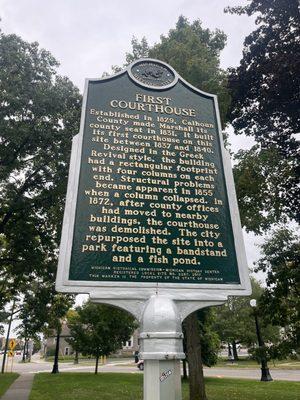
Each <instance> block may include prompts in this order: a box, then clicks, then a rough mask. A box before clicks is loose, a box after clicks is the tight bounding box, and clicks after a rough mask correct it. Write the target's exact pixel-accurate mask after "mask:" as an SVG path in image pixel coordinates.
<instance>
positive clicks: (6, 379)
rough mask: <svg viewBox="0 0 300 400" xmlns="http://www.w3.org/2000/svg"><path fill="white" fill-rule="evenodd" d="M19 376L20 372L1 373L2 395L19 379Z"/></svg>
mask: <svg viewBox="0 0 300 400" xmlns="http://www.w3.org/2000/svg"><path fill="white" fill-rule="evenodd" d="M18 376H19V374H15V373H12V374H10V373H6V374H0V397H1V396H2V395H3V394H4V393H5V392H6V391H7V389H8V388H9V387H10V385H11V384H12V383H13V381H14V380H15V379H17V377H18Z"/></svg>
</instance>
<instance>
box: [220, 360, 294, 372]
mask: <svg viewBox="0 0 300 400" xmlns="http://www.w3.org/2000/svg"><path fill="white" fill-rule="evenodd" d="M268 364H269V367H270V368H271V369H293V370H298V369H299V370H300V361H297V360H283V361H277V360H276V361H272V360H271V361H269V362H268ZM216 367H217V368H258V369H259V368H260V364H258V363H257V362H256V361H255V360H251V359H249V358H240V359H239V360H238V361H236V362H234V363H233V364H232V363H231V361H228V359H227V358H226V359H225V358H223V359H219V361H218V363H217V365H216Z"/></svg>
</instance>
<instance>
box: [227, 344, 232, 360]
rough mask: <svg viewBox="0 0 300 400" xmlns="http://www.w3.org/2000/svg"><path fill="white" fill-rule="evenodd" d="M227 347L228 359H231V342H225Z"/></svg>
mask: <svg viewBox="0 0 300 400" xmlns="http://www.w3.org/2000/svg"><path fill="white" fill-rule="evenodd" d="M227 347H228V360H231V357H232V351H231V344H230V343H227Z"/></svg>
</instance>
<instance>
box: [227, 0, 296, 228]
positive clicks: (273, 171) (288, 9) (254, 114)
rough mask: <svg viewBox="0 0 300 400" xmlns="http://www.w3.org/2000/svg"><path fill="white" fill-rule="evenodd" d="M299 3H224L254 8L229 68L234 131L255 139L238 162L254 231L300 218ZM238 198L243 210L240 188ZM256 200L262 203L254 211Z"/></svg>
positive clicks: (255, 0) (245, 11) (235, 9)
mask: <svg viewBox="0 0 300 400" xmlns="http://www.w3.org/2000/svg"><path fill="white" fill-rule="evenodd" d="M298 6H299V4H298V1H297V0H250V1H249V4H248V5H246V6H244V7H233V8H229V9H228V11H230V12H231V13H237V14H247V15H249V16H251V15H254V14H255V15H256V23H257V25H258V27H257V29H256V30H255V31H253V32H252V33H251V34H250V35H249V36H248V37H246V39H245V42H244V51H243V58H242V60H241V63H240V65H239V67H237V68H235V69H230V71H229V89H230V93H231V96H232V103H231V108H230V113H229V119H230V121H231V122H232V125H233V127H234V128H235V131H236V133H237V134H241V133H244V134H246V135H249V136H253V137H254V138H255V140H256V141H257V142H258V144H259V146H258V147H256V148H255V149H254V150H253V149H251V150H250V151H249V152H248V153H247V152H244V153H243V155H242V163H241V165H239V166H238V169H239V172H238V173H239V175H240V176H241V174H242V173H243V174H244V178H243V179H244V180H245V181H246V180H247V179H248V192H249V193H248V194H247V201H248V204H249V210H248V212H247V215H246V216H245V218H243V212H242V219H243V223H244V224H245V226H246V227H247V228H248V229H250V230H254V231H255V232H259V231H260V230H261V229H262V230H263V229H265V228H266V227H267V228H269V227H270V224H271V223H276V222H280V221H281V220H282V219H284V218H286V217H288V218H293V219H295V220H296V221H299V220H300V213H299V206H298V198H299V193H300V192H299V186H298V184H299V168H300V167H299V158H297V151H298V148H299V145H298V143H297V141H296V139H295V134H296V133H299V131H300V119H299V103H300V92H299V86H300V77H299V68H300V46H299V35H300V24H299V9H298ZM254 153H255V155H254ZM254 156H255V159H256V161H258V162H259V165H260V167H262V166H263V164H264V163H265V168H264V169H265V171H264V172H263V171H262V170H260V171H259V172H258V175H259V176H258V178H259V180H258V182H257V181H256V178H257V173H254V174H253V176H249V169H248V167H249V165H250V164H251V163H253V161H254V159H253V157H254ZM276 164H277V166H276ZM282 167H283V170H282V171H281V170H280V168H282ZM265 175H267V179H266V184H263V183H262V182H261V180H263V179H264V177H265ZM278 181H279V182H280V184H279V187H278V190H275V187H276V183H277V182H278ZM237 186H238V190H239V184H238V185H237ZM253 188H254V190H253ZM261 199H262V202H260V200H261ZM239 201H240V205H241V208H242V211H245V207H246V204H245V197H244V196H243V194H242V197H239ZM256 204H258V206H259V207H261V209H260V212H259V215H258V214H257V210H255V207H256ZM253 205H254V207H253ZM263 214H264V215H263Z"/></svg>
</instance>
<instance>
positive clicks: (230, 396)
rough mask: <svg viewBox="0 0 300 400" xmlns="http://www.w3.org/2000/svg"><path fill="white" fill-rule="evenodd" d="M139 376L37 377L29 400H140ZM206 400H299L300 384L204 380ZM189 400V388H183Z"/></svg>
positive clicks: (186, 398) (140, 383)
mask: <svg viewBox="0 0 300 400" xmlns="http://www.w3.org/2000/svg"><path fill="white" fill-rule="evenodd" d="M142 382H143V376H142V375H140V374H114V373H99V374H98V375H97V376H96V375H93V374H90V373H60V374H58V375H51V374H45V373H43V374H37V375H36V376H35V378H34V382H33V389H32V392H31V395H30V400H53V399H55V400H90V399H94V400H97V399H101V400H142V398H143V397H142ZM206 390H207V395H208V399H209V400H300V382H287V381H285V382H284V381H277V382H256V381H251V380H245V379H244V380H242V379H218V378H207V379H206ZM183 400H188V384H187V383H184V384H183Z"/></svg>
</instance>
